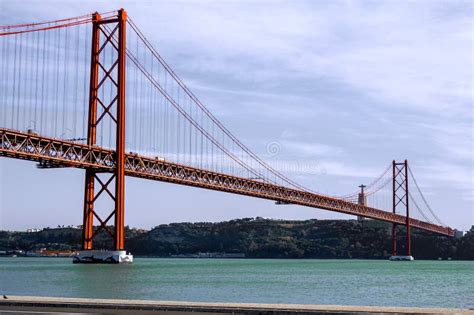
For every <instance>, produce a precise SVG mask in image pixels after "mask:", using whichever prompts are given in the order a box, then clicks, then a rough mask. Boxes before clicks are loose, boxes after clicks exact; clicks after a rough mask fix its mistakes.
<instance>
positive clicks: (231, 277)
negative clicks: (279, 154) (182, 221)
mask: <svg viewBox="0 0 474 315" xmlns="http://www.w3.org/2000/svg"><path fill="white" fill-rule="evenodd" d="M0 294H6V295H8V294H11V295H39V296H58V297H85V298H115V299H149V300H175V301H176V300H181V301H207V302H256V303H296V304H340V305H378V306H425V307H430V306H431V307H463V308H474V262H471V261H414V262H389V261H374V260H270V259H268V260H267V259H258V260H257V259H154V258H142V259H140V258H136V259H135V262H134V264H133V265H77V264H72V262H71V259H69V258H22V257H18V258H11V257H3V258H0Z"/></svg>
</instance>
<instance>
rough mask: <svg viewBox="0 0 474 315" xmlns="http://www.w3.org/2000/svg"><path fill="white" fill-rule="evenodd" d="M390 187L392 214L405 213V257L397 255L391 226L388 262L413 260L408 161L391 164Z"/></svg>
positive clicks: (393, 228) (394, 229) (395, 228)
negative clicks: (391, 192)
mask: <svg viewBox="0 0 474 315" xmlns="http://www.w3.org/2000/svg"><path fill="white" fill-rule="evenodd" d="M392 172H393V179H392V187H393V196H392V197H393V200H392V201H393V213H396V212H397V210H399V211H403V210H405V212H406V223H405V224H406V227H407V229H406V231H407V235H406V242H407V243H406V249H407V254H406V256H401V255H398V254H397V224H396V223H393V225H392V256H391V257H390V260H413V257H412V256H411V239H410V206H409V202H408V199H409V198H408V197H409V191H408V161H407V160H405V161H404V162H395V161H393V162H392Z"/></svg>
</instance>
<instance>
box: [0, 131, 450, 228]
mask: <svg viewBox="0 0 474 315" xmlns="http://www.w3.org/2000/svg"><path fill="white" fill-rule="evenodd" d="M0 156H4V157H10V158H15V159H24V160H30V161H35V162H40V163H43V164H48V165H57V166H66V167H76V168H82V169H89V170H91V169H92V170H94V171H95V172H108V173H114V170H115V168H116V165H115V163H116V162H115V160H116V159H115V151H114V150H110V149H104V148H102V147H99V146H88V145H85V144H79V143H74V142H69V141H63V140H58V139H53V138H46V137H42V136H40V135H35V134H28V133H23V132H18V131H13V130H8V129H0ZM124 166H125V175H126V176H132V177H137V178H145V179H150V180H157V181H163V182H170V183H176V184H180V185H187V186H194V187H200V188H206V189H211V190H217V191H224V192H229V193H233V194H240V195H246V196H252V197H257V198H263V199H269V200H274V201H280V202H283V203H289V204H296V205H302V206H308V207H313V208H318V209H325V210H330V211H335V212H340V213H345V214H350V215H355V216H362V217H367V218H372V219H376V220H381V221H386V222H391V223H396V224H399V225H406V217H405V216H403V215H400V214H396V213H391V212H386V211H382V210H379V209H375V208H371V207H365V206H362V205H357V204H355V203H351V202H347V201H344V200H341V199H336V198H331V197H327V196H322V195H318V194H314V193H310V192H306V191H300V190H296V189H291V188H287V187H283V186H278V185H274V184H269V183H265V182H261V181H258V180H252V179H247V178H241V177H236V176H231V175H227V174H221V173H216V172H212V171H208V170H203V169H197V168H193V167H189V166H185V165H181V164H177V163H172V162H169V161H162V160H159V159H153V158H149V157H145V156H140V155H138V154H131V153H130V154H125V165H124ZM410 225H411V226H412V227H415V228H419V229H422V230H426V231H431V232H435V233H439V234H442V235H448V236H453V235H454V231H453V230H452V229H451V228H449V227H444V226H439V225H436V224H432V223H428V222H424V221H420V220H417V219H413V218H410Z"/></svg>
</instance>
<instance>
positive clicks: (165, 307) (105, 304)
mask: <svg viewBox="0 0 474 315" xmlns="http://www.w3.org/2000/svg"><path fill="white" fill-rule="evenodd" d="M10 312H11V313H17V314H18V312H21V313H22V314H46V313H47V314H51V313H68V314H91V313H95V314H170V315H171V314H172V315H178V314H190V313H192V314H193V315H198V314H206V315H209V314H254V315H257V314H259V315H264V314H273V315H276V314H278V315H283V314H285V315H289V314H298V315H302V314H474V310H467V309H448V308H416V307H378V306H341V305H298V304H255V303H204V302H177V301H176V302H175V301H146V300H105V299H81V298H56V297H37V296H6V298H5V297H2V296H0V314H4V313H5V314H8V313H10Z"/></svg>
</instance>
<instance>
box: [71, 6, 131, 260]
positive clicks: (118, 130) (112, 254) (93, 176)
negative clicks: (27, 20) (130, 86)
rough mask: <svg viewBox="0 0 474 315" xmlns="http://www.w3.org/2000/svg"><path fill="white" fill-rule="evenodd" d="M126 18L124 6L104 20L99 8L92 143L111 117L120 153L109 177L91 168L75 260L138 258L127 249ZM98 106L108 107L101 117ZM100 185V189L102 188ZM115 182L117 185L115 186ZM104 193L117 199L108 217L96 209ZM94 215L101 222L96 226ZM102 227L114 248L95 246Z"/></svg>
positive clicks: (94, 31) (93, 63)
mask: <svg viewBox="0 0 474 315" xmlns="http://www.w3.org/2000/svg"><path fill="white" fill-rule="evenodd" d="M126 22H127V13H126V12H125V10H124V9H121V10H119V11H118V14H117V16H116V17H113V18H106V19H102V17H101V16H100V14H99V13H95V14H94V15H93V22H92V51H91V72H90V88H89V114H88V124H87V126H88V131H87V144H88V145H89V146H94V145H96V141H97V131H98V128H97V127H98V126H100V124H104V121H105V120H106V119H108V120H109V123H110V124H111V125H112V126H115V147H116V148H115V149H116V154H115V159H114V161H113V163H114V164H115V168H114V171H113V172H112V173H111V174H110V177H109V178H108V179H106V180H104V179H103V178H102V179H101V178H100V177H99V176H98V174H99V173H101V170H100V169H94V168H88V169H87V170H86V175H85V193H84V220H83V234H82V249H83V251H82V252H81V253H80V254H79V255H78V256H77V259H75V262H89V260H93V261H94V262H101V261H107V262H131V260H133V256H131V255H127V253H126V252H125V250H124V240H125V238H124V210H125V209H124V206H125V205H124V188H125V187H124V185H125V170H124V164H125V62H126ZM110 29H111V31H110ZM106 47H107V49H109V51H110V50H112V51H113V53H112V55H113V57H112V58H113V60H112V61H110V62H107V63H106V62H105V60H106V58H104V56H103V55H105V51H106ZM101 57H102V58H101ZM107 80H108V84H109V86H111V87H112V88H111V89H110V90H112V92H111V93H112V95H111V96H110V98H109V99H106V98H105V97H104V95H107V94H108V93H103V92H105V91H104V90H105V88H106V87H105V82H106V81H107ZM107 91H109V89H108V90H107ZM101 96H102V97H101ZM98 106H101V107H102V109H103V111H102V113H101V115H100V116H99V117H98V110H97V109H98ZM112 128H113V127H112ZM113 133H114V132H112V134H113ZM96 184H97V185H98V186H97V188H98V189H96ZM113 185H114V186H115V187H113V188H112V187H111V186H113ZM104 197H105V198H108V197H110V198H111V199H112V201H113V204H114V208H113V210H112V211H111V212H110V214H109V215H108V216H107V217H106V218H105V219H103V218H101V217H100V216H99V215H98V213H97V211H96V209H95V208H94V204H95V203H96V202H97V200H98V198H104ZM112 217H114V229H113V230H111V229H110V228H109V227H108V226H107V224H108V223H109V221H110V219H111V218H112ZM94 219H97V221H98V222H99V223H100V226H99V228H98V229H96V230H95V231H94ZM101 230H105V231H106V232H107V233H108V234H110V236H111V237H112V238H113V240H114V250H113V251H109V252H104V251H94V250H93V239H94V237H95V236H96V235H97V234H98V232H100V231H101Z"/></svg>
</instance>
